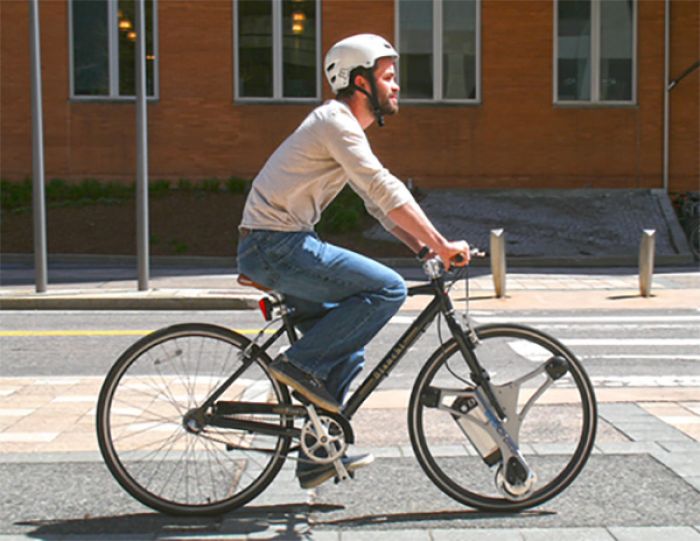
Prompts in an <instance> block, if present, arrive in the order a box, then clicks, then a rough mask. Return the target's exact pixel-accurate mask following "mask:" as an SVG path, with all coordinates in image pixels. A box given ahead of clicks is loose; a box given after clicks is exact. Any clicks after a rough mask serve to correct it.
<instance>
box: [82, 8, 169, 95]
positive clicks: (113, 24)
mask: <svg viewBox="0 0 700 541" xmlns="http://www.w3.org/2000/svg"><path fill="white" fill-rule="evenodd" d="M118 11H119V0H107V28H109V35H108V38H107V46H108V51H109V94H104V95H101V96H88V95H83V94H76V93H75V65H74V61H75V59H74V58H73V45H74V42H73V0H69V1H68V67H69V72H70V74H69V75H70V78H69V81H68V83H69V85H70V100H71V101H81V102H82V101H101V102H104V101H117V102H129V101H135V100H136V95H134V96H124V95H120V94H119V28H118V15H117V14H118ZM152 17H153V55H154V56H155V59H154V60H153V95H148V94H147V95H146V99H147V100H148V101H158V100H159V99H160V77H159V75H158V74H159V71H160V70H159V69H158V68H159V63H160V54H159V51H158V42H159V40H158V0H153V13H152Z"/></svg>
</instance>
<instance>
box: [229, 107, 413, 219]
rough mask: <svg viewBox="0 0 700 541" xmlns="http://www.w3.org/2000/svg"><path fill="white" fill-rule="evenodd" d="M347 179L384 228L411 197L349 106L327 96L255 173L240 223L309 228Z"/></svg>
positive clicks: (319, 217)
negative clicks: (378, 154)
mask: <svg viewBox="0 0 700 541" xmlns="http://www.w3.org/2000/svg"><path fill="white" fill-rule="evenodd" d="M347 183H350V185H351V187H352V188H353V190H355V192H356V193H357V194H358V195H359V196H360V197H361V198H362V199H363V201H364V203H365V207H366V208H367V211H368V212H369V214H370V215H372V216H374V217H375V218H377V219H378V220H379V221H380V222H381V224H382V225H383V226H384V227H385V228H386V229H388V230H391V229H393V228H394V224H393V222H392V221H391V220H390V219H389V218H388V216H387V213H388V212H390V211H392V210H394V209H395V208H397V207H399V206H401V205H403V204H405V203H407V202H409V201H412V200H413V196H412V195H411V193H410V192H409V190H408V189H407V188H406V186H405V185H404V184H403V183H402V182H401V181H400V180H399V179H398V178H396V177H395V176H394V175H392V174H391V173H390V172H389V171H388V170H387V169H386V168H385V167H383V166H382V164H381V163H380V162H379V160H378V159H377V157H376V156H375V155H374V153H373V152H372V149H371V148H370V146H369V141H368V140H367V137H366V135H365V132H364V130H363V129H362V126H360V123H359V122H358V121H357V119H356V118H355V116H354V115H353V114H352V111H351V110H350V108H349V107H348V106H347V105H345V104H344V103H342V102H340V101H337V100H330V101H328V102H326V103H324V104H323V105H321V106H319V107H317V108H316V109H314V110H313V111H312V112H311V113H310V114H309V115H308V116H307V117H306V119H305V120H304V121H303V122H302V123H301V125H300V126H299V128H297V130H296V131H295V132H294V133H292V134H291V135H290V136H289V137H288V138H287V139H286V140H285V141H284V142H283V143H282V144H281V145H280V146H279V147H278V148H277V150H276V151H275V152H274V153H273V154H272V156H270V158H269V159H268V161H267V163H266V164H265V166H264V167H263V169H262V170H261V171H260V173H259V174H258V176H257V177H255V180H254V181H253V185H252V187H251V191H250V193H249V195H248V199H247V201H246V204H245V208H244V209H243V219H242V221H241V225H240V227H245V228H249V229H271V230H274V231H313V228H314V226H315V225H316V224H317V223H318V221H319V220H320V219H321V213H322V212H323V210H324V209H325V208H326V207H327V206H328V205H329V204H330V202H331V201H332V200H333V199H334V198H335V196H336V195H338V193H339V192H340V191H341V190H342V189H343V187H344V186H345V185H346V184H347Z"/></svg>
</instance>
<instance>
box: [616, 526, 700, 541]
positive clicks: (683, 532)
mask: <svg viewBox="0 0 700 541" xmlns="http://www.w3.org/2000/svg"><path fill="white" fill-rule="evenodd" d="M608 530H609V531H610V533H611V534H612V535H613V537H614V538H615V540H616V541H659V540H660V539H673V541H700V532H698V531H697V530H695V529H693V528H691V527H689V526H688V527H685V526H674V527H668V528H663V527H661V528H616V527H611V528H608Z"/></svg>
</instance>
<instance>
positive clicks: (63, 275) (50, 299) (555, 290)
mask: <svg viewBox="0 0 700 541" xmlns="http://www.w3.org/2000/svg"><path fill="white" fill-rule="evenodd" d="M387 263H388V264H390V265H392V266H393V267H394V268H396V269H397V270H398V271H399V272H400V273H401V274H402V275H403V276H404V278H406V280H407V282H408V283H409V285H410V284H413V283H419V282H422V281H425V280H424V277H423V276H422V272H421V270H420V268H419V267H418V265H417V264H416V263H415V262H414V261H412V260H393V261H388V262H387ZM234 270H235V267H234V266H233V265H228V266H226V265H219V266H212V265H211V264H207V263H206V260H204V261H197V262H193V263H190V264H187V262H185V263H184V264H165V265H160V266H155V267H153V268H152V270H151V277H150V280H149V289H148V290H147V291H138V290H137V280H136V277H135V276H134V275H135V270H134V268H133V267H129V266H126V265H124V264H121V263H119V262H116V263H115V262H110V260H107V259H103V260H99V259H97V260H96V259H94V258H93V259H92V260H87V261H86V262H80V261H75V260H68V262H66V263H63V264H60V263H59V264H56V265H54V266H53V267H50V270H49V286H48V291H47V292H46V293H36V292H35V288H34V274H33V269H32V266H31V265H30V264H28V263H27V262H26V261H25V262H18V263H15V262H9V263H8V262H4V263H3V266H2V275H1V284H2V285H1V286H0V309H4V310H127V309H128V310H247V309H255V308H257V302H258V300H259V299H260V296H261V293H260V292H258V291H257V290H255V289H253V288H249V287H242V286H239V285H238V283H237V282H236V278H237V275H236V274H235V273H234ZM637 272H638V271H637V269H636V268H631V267H630V268H593V269H578V268H577V269H566V268H551V269H541V268H537V269H523V268H517V269H511V270H510V271H509V272H508V274H507V280H506V296H505V297H504V298H500V299H497V298H496V297H495V293H494V284H493V279H492V277H491V275H490V271H489V269H488V267H484V266H475V267H473V268H472V269H471V270H470V273H471V278H470V281H469V297H470V304H471V307H472V308H473V309H483V310H558V309H570V308H572V307H576V308H579V309H582V310H588V309H596V310H606V309H611V310H615V309H622V310H626V309H673V308H687V309H696V308H700V270H699V269H698V267H697V266H686V267H680V268H676V269H674V268H671V269H668V268H663V269H658V270H657V271H656V274H655V275H654V279H653V285H652V296H651V297H648V298H643V297H641V296H640V288H639V278H638V274H637ZM464 292H465V288H464V281H460V282H457V283H456V284H455V286H454V287H453V289H452V293H453V295H452V296H453V299H454V300H455V301H456V302H460V303H461V302H462V301H463V300H464V298H465V294H464ZM426 300H427V298H426V297H413V298H409V299H408V300H407V302H406V303H405V305H404V307H403V310H420V309H422V308H423V307H424V306H425V303H426Z"/></svg>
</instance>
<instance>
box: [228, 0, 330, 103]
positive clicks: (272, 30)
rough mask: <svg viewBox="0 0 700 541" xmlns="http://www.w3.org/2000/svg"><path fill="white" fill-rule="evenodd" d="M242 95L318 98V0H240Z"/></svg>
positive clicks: (236, 20)
mask: <svg viewBox="0 0 700 541" xmlns="http://www.w3.org/2000/svg"><path fill="white" fill-rule="evenodd" d="M234 26H235V35H234V50H235V62H236V69H235V73H236V80H235V89H236V100H240V101H246V100H250V101H260V100H263V101H265V100H288V101H295V100H300V101H308V100H317V99H318V97H319V96H320V93H321V92H320V86H321V79H320V70H319V68H318V66H319V58H320V49H319V47H320V43H319V38H318V36H319V27H320V21H319V1H318V0H282V1H279V0H236V1H235V4H234Z"/></svg>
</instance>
